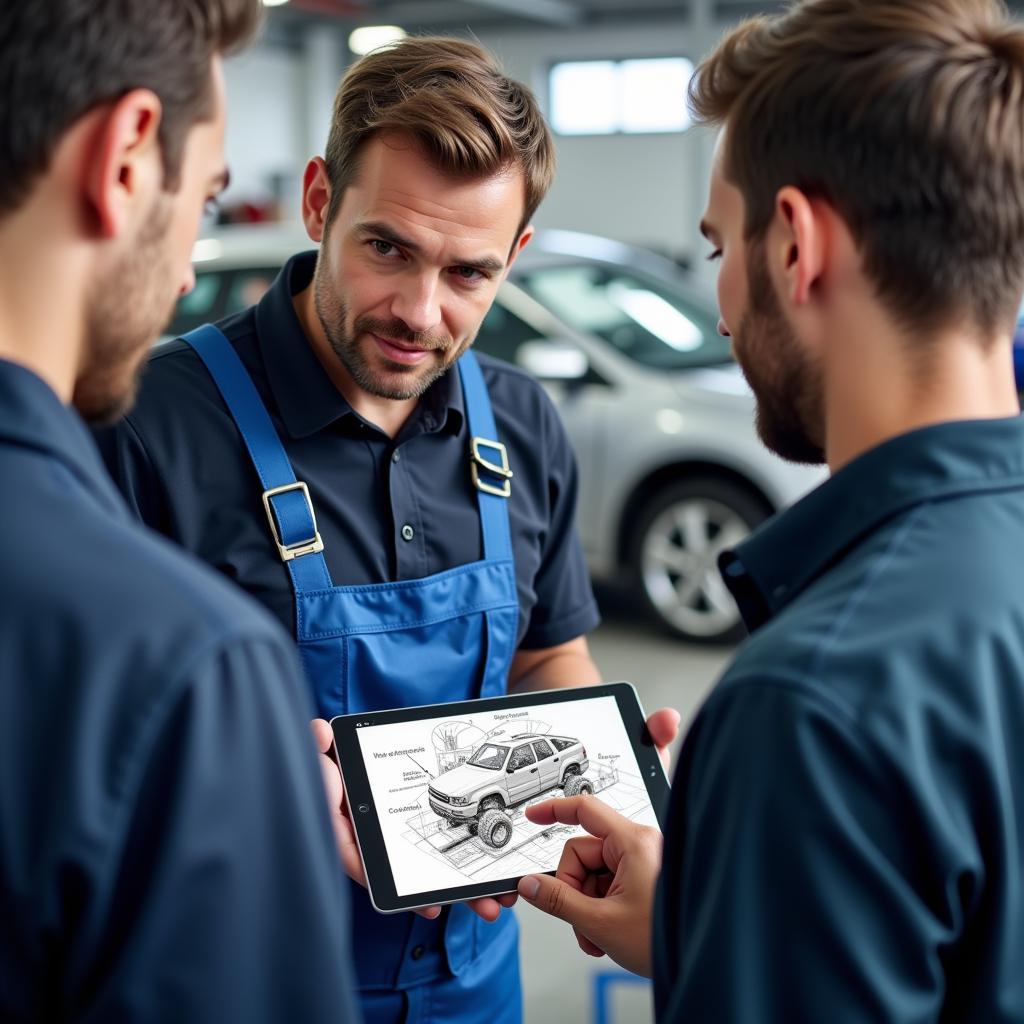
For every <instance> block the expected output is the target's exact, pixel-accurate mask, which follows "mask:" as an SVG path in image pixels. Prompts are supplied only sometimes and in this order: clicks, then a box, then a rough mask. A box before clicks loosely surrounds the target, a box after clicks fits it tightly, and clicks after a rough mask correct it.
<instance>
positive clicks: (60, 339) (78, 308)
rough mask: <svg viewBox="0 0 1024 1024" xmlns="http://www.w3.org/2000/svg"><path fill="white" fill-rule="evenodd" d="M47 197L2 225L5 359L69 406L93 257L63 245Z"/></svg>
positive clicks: (0, 314) (1, 349) (0, 334)
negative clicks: (30, 375)
mask: <svg viewBox="0 0 1024 1024" xmlns="http://www.w3.org/2000/svg"><path fill="white" fill-rule="evenodd" d="M44 192H45V190H44V189H37V191H36V193H35V194H34V195H33V196H32V197H31V198H30V199H29V200H28V201H27V202H26V203H25V204H24V205H23V206H22V207H20V208H19V209H18V210H16V211H14V212H13V213H10V214H7V215H6V216H5V217H4V218H3V219H0V266H2V267H3V268H4V270H3V274H0V359H6V360H8V361H9V362H12V363H18V364H19V365H21V366H24V367H25V368H26V369H28V370H31V371H32V372H33V373H35V374H36V375H37V376H39V377H41V378H42V379H43V380H44V381H45V382H46V383H47V384H48V385H49V386H50V387H51V388H52V389H53V390H54V392H56V394H57V396H58V397H59V398H60V400H61V401H62V402H64V403H65V404H67V403H70V401H71V395H72V393H73V391H74V387H75V378H76V376H77V373H78V365H79V362H80V359H81V355H82V348H83V346H84V342H85V329H84V321H83V307H84V300H83V294H84V285H83V281H84V279H85V278H84V274H85V271H86V268H87V266H88V254H87V253H86V252H84V250H83V249H82V247H81V246H78V245H71V244H68V245H60V244H57V240H58V239H59V238H60V237H61V234H62V233H63V232H64V227H65V226H64V225H63V224H61V223H60V222H59V216H58V214H57V212H56V209H57V206H56V204H50V203H49V196H47V195H45V194H44Z"/></svg>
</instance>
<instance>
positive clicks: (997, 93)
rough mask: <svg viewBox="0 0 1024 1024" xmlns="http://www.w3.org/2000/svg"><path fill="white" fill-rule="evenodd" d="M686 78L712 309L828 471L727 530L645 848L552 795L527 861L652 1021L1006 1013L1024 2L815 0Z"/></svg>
mask: <svg viewBox="0 0 1024 1024" xmlns="http://www.w3.org/2000/svg"><path fill="white" fill-rule="evenodd" d="M694 99H695V101H696V102H695V106H696V110H697V113H698V115H699V116H701V117H702V118H703V119H704V120H705V121H710V122H713V123H717V124H721V125H722V126H723V132H722V135H721V138H720V140H719V146H718V151H717V155H716V158H715V164H714V168H713V174H712V181H711V190H710V198H709V202H708V206H707V213H706V215H705V218H704V223H703V231H704V234H705V235H706V237H707V238H708V240H709V241H710V243H711V245H712V246H713V250H714V251H713V253H712V256H713V257H714V258H716V259H719V260H720V261H721V267H720V272H719V279H718V294H719V304H720V308H721V313H722V324H721V329H722V331H723V333H726V334H728V335H730V336H731V337H732V339H733V346H734V350H735V353H736V357H737V359H738V360H739V362H740V364H741V365H742V367H743V369H744V372H745V373H746V376H747V378H748V380H749V382H750V384H751V387H752V389H753V391H754V393H755V396H756V398H757V405H758V410H757V418H758V427H759V430H760V433H761V436H762V437H763V439H764V440H765V441H766V443H767V444H768V445H769V446H770V447H772V448H773V449H774V450H775V451H777V452H778V453H779V454H781V455H784V456H786V457H788V458H791V459H796V460H806V461H821V460H824V461H826V462H827V463H828V465H829V468H830V469H831V470H832V472H833V476H832V479H830V480H829V481H828V482H826V483H825V484H823V485H822V486H821V487H820V488H819V489H818V490H817V491H815V492H814V493H812V494H810V495H809V496H807V497H806V498H805V499H804V500H803V501H801V502H799V503H798V504H797V505H796V506H794V507H793V508H791V509H789V510H788V511H786V512H784V513H783V514H781V515H780V516H778V517H776V518H775V519H774V520H773V521H771V522H770V523H768V524H766V525H765V526H764V527H763V528H762V529H761V530H760V531H758V532H757V533H756V534H755V535H754V536H753V537H751V538H750V539H749V540H748V541H746V542H745V543H744V544H742V545H740V547H739V548H738V549H737V550H736V551H734V552H731V553H728V554H726V555H725V556H724V558H723V560H722V563H721V566H722V571H723V575H724V578H725V580H726V582H727V584H728V585H729V587H730V589H731V590H732V593H733V594H734V595H735V597H736V599H737V601H738V602H739V605H740V608H741V610H742V612H743V616H744V618H745V620H746V622H747V624H748V626H749V627H750V629H751V630H752V631H753V635H752V637H751V638H750V640H749V641H748V642H747V643H746V644H745V645H744V646H743V647H742V648H741V649H740V651H739V653H738V655H737V657H736V660H735V661H734V663H733V664H732V665H731V667H730V668H729V669H728V670H727V671H726V673H725V675H724V677H723V678H722V680H721V681H720V682H719V683H718V685H717V686H716V688H715V689H714V691H713V692H712V694H711V696H710V697H709V698H708V700H707V702H706V703H705V705H704V707H703V708H702V709H701V711H700V713H699V715H698V716H697V718H696V720H695V722H694V724H693V727H692V728H691V730H690V732H689V735H688V736H687V739H686V742H685V744H684V748H683V752H682V755H681V759H680V762H679V766H678V769H677V772H676V776H675V783H674V786H673V794H672V808H671V812H670V819H669V825H668V829H667V833H666V838H665V845H664V855H663V864H662V863H661V862H662V856H661V842H660V837H659V836H658V835H657V833H654V832H651V831H650V830H646V831H645V830H641V829H638V828H636V827H635V826H633V825H632V824H631V823H630V822H628V821H626V820H625V819H623V818H621V817H620V816H618V815H616V814H615V813H614V812H612V811H611V810H609V809H607V808H604V807H603V806H602V805H600V804H599V803H598V802H597V801H589V800H586V799H579V798H576V799H573V800H566V801H559V802H557V803H555V804H552V803H547V804H544V805H537V806H535V807H533V808H530V809H529V810H528V811H527V815H528V816H529V817H530V818H531V820H533V821H535V822H540V823H546V822H552V821H554V820H556V819H557V820H559V821H567V822H577V821H578V822H581V823H583V824H584V825H585V826H586V827H587V829H588V830H589V831H590V832H591V833H592V835H591V836H589V837H585V838H581V839H574V840H571V841H570V842H569V843H568V844H567V848H566V850H565V853H564V856H563V860H562V864H561V867H560V871H559V877H558V878H549V877H529V878H526V879H523V881H522V883H521V884H520V890H519V891H520V893H521V894H522V895H523V896H524V897H526V898H527V899H529V900H530V901H531V902H533V903H535V904H536V905H537V906H538V907H540V908H541V909H544V910H547V911H548V912H551V913H554V914H556V915H557V916H559V917H562V918H564V919H565V920H567V921H569V922H570V923H571V924H572V925H573V926H574V928H575V930H576V934H577V937H578V940H579V943H580V945H581V946H582V948H583V949H584V950H586V951H587V952H589V953H591V954H594V955H600V954H602V953H605V952H606V953H608V954H610V955H611V956H613V957H614V958H615V959H617V960H619V961H620V962H621V963H624V964H625V965H626V966H628V967H630V968H632V969H633V970H637V971H641V972H643V973H647V974H651V973H653V976H654V980H655V1002H656V1009H657V1017H658V1019H659V1020H660V1021H672V1022H687V1024H690V1022H697V1021H714V1022H716V1024H718V1022H750V1024H753V1022H757V1024H770V1022H778V1024H789V1022H795V1021H828V1022H830V1024H842V1022H854V1021H858V1022H860V1021H864V1022H867V1021H894V1022H895V1021H900V1022H908V1024H909V1022H924V1021H940V1020H941V1021H944V1022H952V1021H961V1022H964V1024H973V1022H980V1021H985V1022H986V1024H996V1022H1000V1021H1007V1022H1009V1021H1020V1020H1024V969H1022V965H1024V785H1022V784H1021V780H1022V779H1024V672H1022V666H1024V582H1022V574H1021V571H1020V566H1019V564H1018V557H1017V555H1018V552H1019V551H1021V550H1024V421H1022V419H1021V418H1020V416H1019V406H1018V400H1017V395H1016V389H1015V387H1014V381H1013V373H1012V365H1011V357H1010V339H1011V335H1012V331H1013V325H1014V323H1015V320H1016V315H1017V309H1018V307H1019V305H1020V301H1021V292H1022V289H1024V29H1022V28H1021V26H1020V25H1017V24H1014V23H1013V22H1012V21H1011V20H1010V19H1009V18H1008V17H1007V15H1006V12H1005V10H1004V9H1003V8H1002V7H1001V5H999V4H998V3H996V2H993V0H901V2H900V3H866V2H863V0H807V2H804V3H799V4H796V5H794V6H793V7H791V8H790V9H789V10H787V12H786V13H785V14H783V15H780V16H778V17H775V18H762V19H756V20H754V21H752V22H748V23H746V24H744V25H743V26H741V27H739V28H737V29H735V30H733V31H732V32H730V33H729V34H728V36H727V37H726V39H725V40H724V42H723V43H722V44H721V45H720V46H719V47H718V48H717V49H716V50H715V52H714V53H713V54H712V55H711V57H710V58H708V59H707V60H706V61H705V62H704V64H703V65H702V66H701V68H700V71H699V73H698V76H697V78H696V80H695V87H694ZM659 866H660V867H661V879H660V883H659V886H658V888H657V891H656V889H655V883H656V881H657V876H658V870H659ZM652 918H653V927H652Z"/></svg>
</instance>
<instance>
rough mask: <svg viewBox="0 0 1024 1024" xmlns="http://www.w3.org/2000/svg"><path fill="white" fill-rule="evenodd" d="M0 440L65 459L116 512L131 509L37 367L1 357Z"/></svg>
mask: <svg viewBox="0 0 1024 1024" xmlns="http://www.w3.org/2000/svg"><path fill="white" fill-rule="evenodd" d="M0 443H7V444H16V445H19V446H22V447H25V448H33V449H35V450H36V451H39V452H42V453H43V454H45V455H48V456H50V457H51V458H56V459H59V460H60V461H61V462H62V463H64V465H65V466H66V467H67V468H68V469H69V470H70V471H71V473H73V474H74V476H75V477H76V478H77V479H78V480H79V481H80V482H81V483H83V484H84V485H85V487H86V488H88V490H89V491H90V492H91V493H92V494H93V495H94V496H95V497H97V498H98V499H99V500H100V501H101V502H102V503H103V506H104V511H106V512H107V513H108V514H110V515H115V516H118V517H120V518H124V519H127V517H128V512H127V509H126V508H125V506H124V502H123V501H122V500H121V496H120V495H119V494H118V493H117V490H116V489H115V487H114V484H113V482H112V481H111V479H110V477H109V475H108V474H107V471H106V469H105V467H104V465H103V462H102V460H101V459H100V456H99V452H98V451H97V450H96V445H95V443H94V442H93V439H92V437H91V435H90V434H89V431H88V429H87V427H86V426H85V424H84V423H83V422H82V419H81V417H80V416H79V415H78V413H77V412H75V410H74V409H71V408H69V407H68V406H66V405H64V404H63V403H62V402H61V400H60V399H59V398H58V397H57V395H56V394H55V393H54V391H53V389H52V388H51V387H50V386H49V385H48V384H47V383H46V382H45V381H44V380H43V379H42V378H41V377H39V376H37V375H36V374H35V373H33V372H32V371H31V370H29V369H26V368H25V367H24V366H20V365H19V364H17V363H12V362H8V361H7V360H5V359H0Z"/></svg>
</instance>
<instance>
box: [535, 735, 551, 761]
mask: <svg viewBox="0 0 1024 1024" xmlns="http://www.w3.org/2000/svg"><path fill="white" fill-rule="evenodd" d="M533 749H534V750H536V751H537V760H538V761H543V760H544V758H545V757H553V756H554V753H555V752H554V751H553V750H552V749H551V746H550V745H549V744H548V743H547V741H546V740H537V741H536V743H534V745H533Z"/></svg>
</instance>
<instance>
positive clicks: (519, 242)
mask: <svg viewBox="0 0 1024 1024" xmlns="http://www.w3.org/2000/svg"><path fill="white" fill-rule="evenodd" d="M533 235H534V230H533V225H532V224H527V225H526V227H525V228H523V231H522V234H520V236H519V237H518V238H517V239H516V241H515V243H514V244H513V246H512V252H511V253H510V254H509V257H508V263H507V265H506V266H505V273H506V274H507V273H508V272H509V271H510V270H511V269H512V264H513V263H515V261H516V257H517V256H518V255H519V254H520V253H521V252H522V251H523V250H524V249H525V248H526V243H527V242H529V241H530V239H531V238H533Z"/></svg>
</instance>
